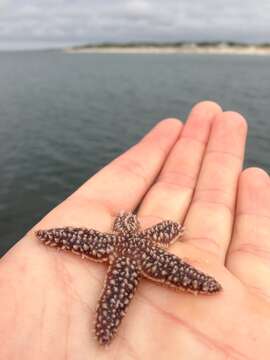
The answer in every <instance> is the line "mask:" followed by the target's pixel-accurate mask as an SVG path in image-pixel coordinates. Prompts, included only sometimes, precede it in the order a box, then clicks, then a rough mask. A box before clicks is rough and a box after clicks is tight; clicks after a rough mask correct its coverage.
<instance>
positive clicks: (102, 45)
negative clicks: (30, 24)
mask: <svg viewBox="0 0 270 360" xmlns="http://www.w3.org/2000/svg"><path fill="white" fill-rule="evenodd" d="M192 45H194V46H198V47H218V46H224V45H225V46H229V47H239V46H241V47H249V46H256V47H262V48H270V43H266V42H265V43H244V42H236V41H198V42H186V41H178V42H154V41H145V42H125V43H122V42H119V43H118V42H102V43H91V44H85V45H79V46H74V47H73V48H74V49H85V48H110V47H111V48H114V47H120V48H138V47H162V48H166V47H184V46H192Z"/></svg>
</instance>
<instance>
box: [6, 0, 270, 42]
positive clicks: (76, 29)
mask: <svg viewBox="0 0 270 360" xmlns="http://www.w3.org/2000/svg"><path fill="white" fill-rule="evenodd" d="M269 14H270V2H269V0H257V1H256V2H254V1H253V0H238V1H235V0H226V1H225V2H224V1H221V0H204V1H201V0H193V1H192V2H191V1H190V0H182V1H179V0H167V1H166V2H165V1H164V0H110V1H100V0H77V1H74V0H73V1H72V0H24V1H23V0H0V45H1V42H5V43H7V42H10V43H11V44H12V43H13V42H33V43H41V42H46V43H47V42H52V43H53V42H56V43H57V42H58V43H60V42H67V43H68V42H70V43H76V42H79V43H83V42H100V41H143V40H155V41H159V40H161V41H176V40H216V39H220V40H244V41H267V40H269V39H270V15H269Z"/></svg>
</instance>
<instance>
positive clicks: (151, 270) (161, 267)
mask: <svg viewBox="0 0 270 360" xmlns="http://www.w3.org/2000/svg"><path fill="white" fill-rule="evenodd" d="M141 266H142V275H144V276H145V277H146V278H150V279H152V280H154V281H158V282H161V283H164V284H166V285H169V286H172V287H174V288H178V289H181V290H186V291H190V292H194V293H198V292H199V293H206V294H212V293H215V292H218V291H220V290H221V289H222V288H221V285H220V284H219V283H218V282H217V281H216V280H215V279H214V278H213V277H211V276H209V275H206V274H204V273H203V272H201V271H199V270H197V269H195V268H194V267H193V266H191V265H189V264H188V263H186V262H185V261H183V260H182V259H180V258H178V257H177V256H175V255H173V254H171V253H169V252H167V251H166V250H164V249H161V248H160V247H158V246H150V247H149V250H148V251H146V254H145V256H144V260H143V261H142V264H141Z"/></svg>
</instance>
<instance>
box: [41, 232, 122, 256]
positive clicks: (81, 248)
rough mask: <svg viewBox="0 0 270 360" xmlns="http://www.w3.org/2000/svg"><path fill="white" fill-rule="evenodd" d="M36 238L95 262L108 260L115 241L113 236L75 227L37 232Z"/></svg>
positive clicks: (115, 238)
mask: <svg viewBox="0 0 270 360" xmlns="http://www.w3.org/2000/svg"><path fill="white" fill-rule="evenodd" d="M36 236H37V238H38V239H39V240H41V241H42V242H43V243H44V244H45V245H48V246H52V247H58V248H61V249H62V250H70V251H72V252H74V253H76V254H79V255H82V256H85V257H89V258H90V259H92V260H95V261H106V260H108V259H109V255H110V254H112V252H113V250H114V246H115V244H116V240H117V237H116V235H113V234H107V233H102V232H99V231H96V230H94V229H86V228H75V227H64V228H54V229H48V230H38V231H37V232H36Z"/></svg>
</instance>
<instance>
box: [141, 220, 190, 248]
mask: <svg viewBox="0 0 270 360" xmlns="http://www.w3.org/2000/svg"><path fill="white" fill-rule="evenodd" d="M183 232H184V228H183V226H182V225H180V224H178V223H177V222H173V221H170V220H164V221H162V222H160V223H158V224H156V225H154V226H152V227H150V228H147V229H145V230H143V231H141V232H140V237H143V238H145V239H151V240H153V241H155V242H157V243H158V244H161V245H170V244H171V243H172V242H174V241H175V240H177V239H178V238H179V237H181V236H182V235H183Z"/></svg>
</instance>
